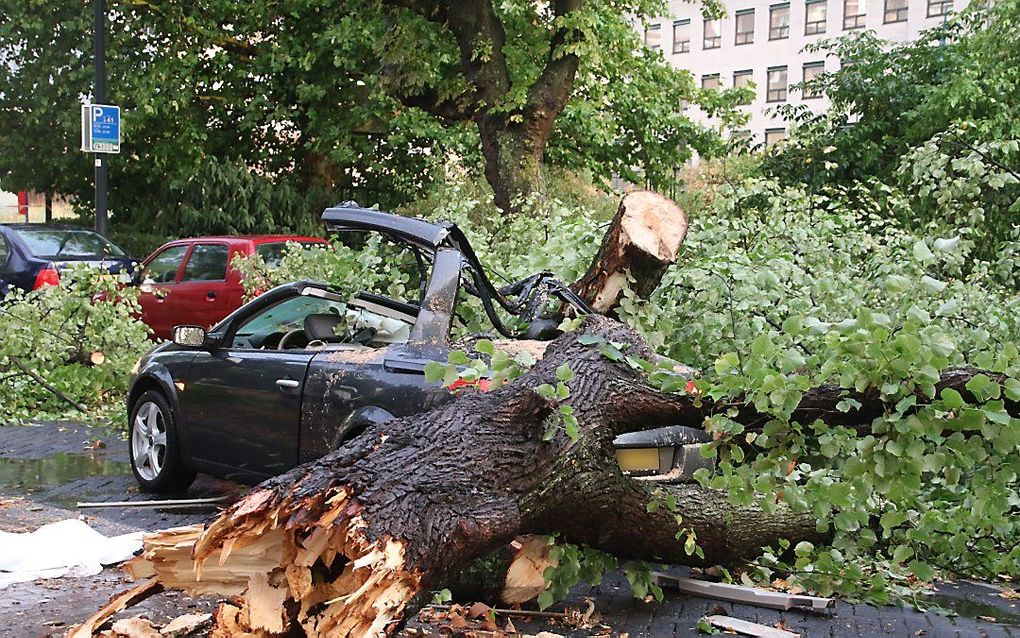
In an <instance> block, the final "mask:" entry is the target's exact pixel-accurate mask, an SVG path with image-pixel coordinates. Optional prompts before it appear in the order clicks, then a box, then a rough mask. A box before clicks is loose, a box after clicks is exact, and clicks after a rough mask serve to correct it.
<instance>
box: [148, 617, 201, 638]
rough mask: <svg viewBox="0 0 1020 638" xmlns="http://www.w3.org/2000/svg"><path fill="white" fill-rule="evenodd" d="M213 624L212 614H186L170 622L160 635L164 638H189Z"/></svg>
mask: <svg viewBox="0 0 1020 638" xmlns="http://www.w3.org/2000/svg"><path fill="white" fill-rule="evenodd" d="M211 622H212V614H184V615H183V616H178V617H177V618H174V619H173V620H171V621H170V622H168V623H167V624H166V625H165V626H164V627H163V628H162V629H160V630H159V633H160V634H162V636H163V638H178V637H179V636H187V635H189V634H191V633H192V632H194V631H196V630H197V629H199V628H201V627H204V626H205V625H207V624H209V623H211Z"/></svg>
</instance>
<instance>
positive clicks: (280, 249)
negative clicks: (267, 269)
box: [255, 241, 325, 267]
mask: <svg viewBox="0 0 1020 638" xmlns="http://www.w3.org/2000/svg"><path fill="white" fill-rule="evenodd" d="M288 243H290V244H293V243H298V244H300V245H301V247H302V248H311V247H313V246H325V244H322V243H319V242H315V241H301V242H285V241H281V242H274V243H272V244H259V245H258V246H256V247H255V254H257V255H258V256H259V257H261V258H262V261H264V262H265V264H266V265H267V266H273V267H276V266H279V265H280V261H281V260H282V259H283V253H284V251H286V250H287V244H288Z"/></svg>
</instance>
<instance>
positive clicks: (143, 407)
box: [128, 390, 195, 492]
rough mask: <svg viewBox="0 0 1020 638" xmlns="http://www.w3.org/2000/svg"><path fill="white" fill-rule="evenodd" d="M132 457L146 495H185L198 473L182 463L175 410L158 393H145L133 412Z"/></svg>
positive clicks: (129, 451)
mask: <svg viewBox="0 0 1020 638" xmlns="http://www.w3.org/2000/svg"><path fill="white" fill-rule="evenodd" d="M128 458H129V459H130V461H131V472H132V473H133V474H134V475H135V480H137V481H138V484H139V485H140V486H141V487H142V490H143V491H145V492H181V491H184V490H186V489H187V488H188V486H190V485H191V483H192V482H193V481H194V480H195V472H194V470H190V469H188V468H186V467H185V466H184V463H183V462H182V461H181V440H180V436H179V434H178V432H177V420H176V418H175V415H174V411H173V410H172V409H171V408H170V404H169V403H168V402H167V400H166V397H165V396H164V395H163V393H162V392H159V391H158V390H149V391H147V392H145V393H143V394H142V396H140V397H138V400H137V401H135V405H134V407H133V408H132V409H131V418H130V420H129V421H128Z"/></svg>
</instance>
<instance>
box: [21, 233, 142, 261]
mask: <svg viewBox="0 0 1020 638" xmlns="http://www.w3.org/2000/svg"><path fill="white" fill-rule="evenodd" d="M18 234H19V235H20V236H21V239H22V240H23V241H24V242H25V244H26V245H27V246H28V249H29V250H30V251H31V252H32V254H33V255H34V256H36V257H42V258H44V259H58V258H64V259H81V258H87V257H96V258H103V257H124V256H125V254H124V251H123V250H121V249H120V248H119V247H118V246H117V245H116V244H113V243H111V242H110V241H109V240H108V239H106V238H105V237H103V236H102V235H99V234H97V233H94V232H92V231H90V230H61V229H54V228H40V229H38V230H35V229H29V230H24V229H23V230H19V231H18Z"/></svg>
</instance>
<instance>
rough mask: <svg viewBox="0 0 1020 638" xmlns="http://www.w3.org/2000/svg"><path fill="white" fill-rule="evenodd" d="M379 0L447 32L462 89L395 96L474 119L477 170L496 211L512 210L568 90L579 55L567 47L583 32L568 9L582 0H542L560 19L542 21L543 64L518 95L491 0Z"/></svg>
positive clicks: (532, 181) (450, 116) (531, 181)
mask: <svg viewBox="0 0 1020 638" xmlns="http://www.w3.org/2000/svg"><path fill="white" fill-rule="evenodd" d="M386 4H389V5H390V6H393V7H399V8H402V9H406V10H409V11H414V12H415V13H417V14H418V15H420V16H421V17H423V18H425V19H426V20H429V21H432V22H435V23H437V24H439V25H442V26H443V27H444V28H446V29H448V30H449V32H450V33H451V34H452V35H453V38H454V39H455V40H456V43H457V48H458V49H459V50H460V72H461V74H462V75H463V76H464V79H465V80H466V84H467V90H466V91H464V92H463V93H462V94H460V95H455V96H444V97H439V96H437V95H434V94H432V93H431V92H429V91H428V90H425V91H423V92H421V93H416V94H412V95H405V96H402V97H401V101H402V102H403V103H404V104H405V105H407V106H413V107H416V108H420V109H423V110H425V111H427V112H429V113H431V114H433V115H435V116H437V117H440V118H442V119H444V120H448V121H461V122H463V121H473V122H475V124H476V125H477V127H478V134H479V137H480V138H481V146H482V155H483V156H484V158H485V177H486V180H487V181H488V182H489V185H490V186H492V190H493V193H494V197H495V202H496V205H497V206H498V207H499V208H500V209H501V210H503V211H504V212H513V211H515V210H516V209H515V205H516V202H517V201H518V200H519V199H520V198H522V197H527V196H528V195H530V194H532V193H533V192H535V191H537V190H539V188H540V186H541V184H542V165H543V162H544V155H545V148H546V145H547V144H548V142H549V137H550V136H551V135H552V131H553V126H554V124H555V122H556V118H557V117H559V115H560V113H562V112H563V108H564V107H565V106H566V105H567V101H568V100H569V99H570V96H571V94H572V93H573V88H574V78H575V76H576V74H577V68H578V66H579V64H580V58H578V57H577V55H576V54H575V53H573V52H571V51H570V47H571V46H572V45H576V44H577V43H578V42H580V41H581V40H582V39H583V37H584V36H583V33H582V32H581V31H580V30H579V29H577V28H576V27H573V26H568V25H569V24H570V19H571V18H572V17H573V16H571V15H570V14H574V13H577V12H579V11H580V10H581V8H582V6H583V0H552V1H551V2H549V3H548V4H549V10H550V11H551V13H552V15H553V16H554V17H555V19H556V20H557V21H558V22H560V23H561V24H557V25H556V26H554V27H551V28H550V29H549V33H550V37H549V51H548V54H547V56H546V60H545V66H544V67H543V68H542V71H541V73H540V74H539V75H538V78H537V79H536V80H535V81H534V83H533V84H532V85H531V86H529V87H527V90H526V91H524V92H523V95H524V99H523V100H520V98H518V97H516V96H514V95H513V92H514V90H515V89H518V90H519V87H514V86H513V83H512V81H511V76H510V71H509V67H508V64H507V60H506V58H505V57H504V53H503V49H504V45H505V44H506V31H505V29H504V26H503V23H502V21H501V20H500V17H499V15H498V13H497V11H496V9H495V6H494V3H493V0H444V1H443V2H413V1H410V0H387V1H386ZM517 100H520V102H517Z"/></svg>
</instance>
